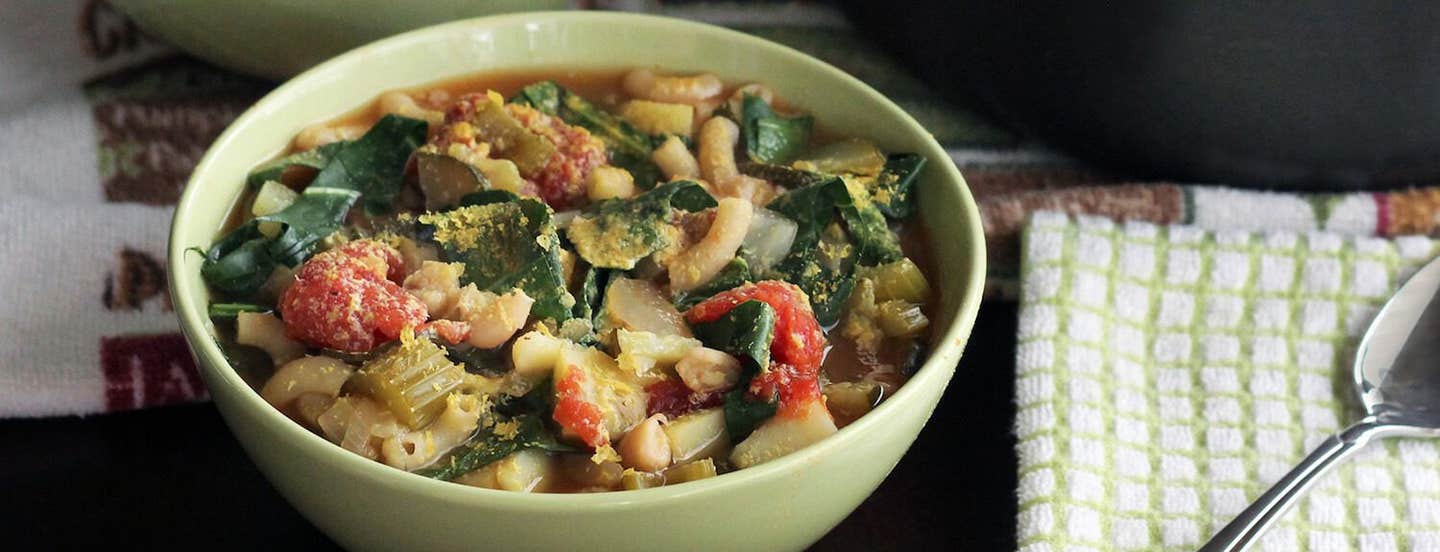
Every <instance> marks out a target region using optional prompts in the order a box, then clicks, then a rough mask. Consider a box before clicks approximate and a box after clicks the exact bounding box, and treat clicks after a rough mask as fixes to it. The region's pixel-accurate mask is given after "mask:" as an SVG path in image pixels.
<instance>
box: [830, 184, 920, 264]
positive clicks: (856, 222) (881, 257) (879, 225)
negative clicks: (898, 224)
mask: <svg viewBox="0 0 1440 552" xmlns="http://www.w3.org/2000/svg"><path fill="white" fill-rule="evenodd" d="M842 182H843V187H844V188H845V190H846V193H845V194H843V195H839V196H836V198H835V199H836V200H835V207H836V208H838V209H839V210H840V218H841V219H843V220H844V221H845V228H846V230H848V231H849V233H850V237H851V238H853V239H854V241H855V249H856V252H855V257H856V260H857V261H858V262H859V263H860V264H861V265H862V266H875V265H879V264H885V263H888V262H891V261H895V260H898V259H899V258H900V257H903V256H905V254H904V253H903V252H901V251H900V239H899V237H897V236H896V235H895V233H894V232H891V231H890V226H889V224H888V223H886V221H885V215H883V214H881V213H880V210H879V209H877V208H876V207H875V203H874V201H872V200H871V199H870V192H869V191H868V190H866V189H865V185H864V184H863V183H861V182H860V181H858V180H855V179H851V178H848V177H847V178H844V179H842Z"/></svg>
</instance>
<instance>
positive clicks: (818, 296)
mask: <svg viewBox="0 0 1440 552" xmlns="http://www.w3.org/2000/svg"><path fill="white" fill-rule="evenodd" d="M811 174H818V173H811ZM767 208H768V209H770V210H772V211H775V212H778V213H780V214H782V215H785V216H786V217H789V218H790V219H791V220H794V221H795V223H796V232H795V241H794V244H793V245H791V247H790V253H789V254H788V255H786V256H785V258H784V259H781V261H780V262H779V263H776V265H775V266H774V267H772V268H771V270H770V271H769V273H768V274H767V277H771V278H779V279H782V280H785V281H787V282H790V283H793V284H795V285H797V286H800V288H801V289H803V290H805V293H806V294H807V295H809V296H810V303H811V307H812V308H814V310H815V318H816V320H819V321H820V323H821V324H822V325H830V324H833V323H835V322H836V321H838V320H839V318H840V314H841V311H842V310H843V309H844V305H845V300H846V299H847V298H849V296H850V291H851V290H853V289H854V287H855V279H854V270H855V267H856V266H874V265H877V264H883V263H887V262H891V261H894V260H896V259H899V258H900V257H902V256H903V253H902V252H901V249H900V242H899V238H898V237H897V236H896V235H895V233H894V232H891V231H890V228H889V226H888V224H887V223H886V221H885V216H884V215H883V214H881V212H880V210H879V209H878V208H877V205H876V204H875V202H874V201H873V200H872V198H871V194H870V192H869V191H868V190H867V189H866V188H865V186H864V185H863V184H862V183H861V181H860V180H859V179H854V178H851V177H844V178H842V177H837V176H826V178H825V180H823V181H821V182H819V183H816V184H810V185H808V186H805V187H803V188H798V189H795V190H792V191H790V193H787V194H784V195H782V196H780V197H778V198H776V199H775V200H774V201H772V202H771V203H770V205H768V206H767ZM842 222H843V223H844V224H843V226H842V225H841V224H839V223H842Z"/></svg>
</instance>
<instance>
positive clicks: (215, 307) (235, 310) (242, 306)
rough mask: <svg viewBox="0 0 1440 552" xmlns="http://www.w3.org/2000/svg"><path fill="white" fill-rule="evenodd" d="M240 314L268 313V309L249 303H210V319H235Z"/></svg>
mask: <svg viewBox="0 0 1440 552" xmlns="http://www.w3.org/2000/svg"><path fill="white" fill-rule="evenodd" d="M242 312H270V308H269V307H262V306H260V305H251V304H249V303H212V304H211V305H210V318H235V317H236V316H239V315H240V313H242Z"/></svg>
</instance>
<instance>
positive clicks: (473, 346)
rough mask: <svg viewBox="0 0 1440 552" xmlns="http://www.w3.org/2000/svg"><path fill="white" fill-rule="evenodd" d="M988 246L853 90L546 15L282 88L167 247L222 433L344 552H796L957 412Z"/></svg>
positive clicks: (909, 145)
mask: <svg viewBox="0 0 1440 552" xmlns="http://www.w3.org/2000/svg"><path fill="white" fill-rule="evenodd" d="M622 28H623V29H625V37H626V38H619V39H617V38H616V36H615V31H617V30H619V29H622ZM601 44H603V45H604V47H601V46H600V45H601ZM659 44H665V45H667V46H666V47H663V48H659V47H656V45H659ZM934 236H943V237H944V239H932V237H934ZM979 239H980V234H979V230H978V218H977V216H976V214H975V209H974V204H973V201H972V200H971V199H970V197H969V195H968V192H967V191H966V190H965V188H964V185H963V181H961V180H960V178H959V175H958V174H957V173H956V172H955V170H954V168H953V166H952V165H951V164H950V163H949V162H948V159H946V158H945V154H944V152H943V150H941V149H940V148H939V147H938V145H936V144H935V142H934V141H933V139H931V138H930V137H929V136H928V135H926V134H925V133H924V131H923V130H922V129H920V127H919V126H918V125H916V124H915V123H914V121H913V120H911V119H910V118H909V117H908V116H905V115H904V114H903V112H901V111H900V110H899V109H898V108H896V107H894V106H893V104H890V103H889V102H887V101H885V100H884V99H883V98H882V97H880V96H879V95H878V94H876V93H875V92H874V91H873V90H870V89H869V88H868V87H865V86H864V85H863V84H861V83H858V82H857V81H854V80H853V79H851V78H850V77H848V76H846V75H844V74H843V73H841V72H839V71H837V70H835V69H833V68H831V67H828V66H826V65H824V64H822V63H820V62H818V61H815V60H812V59H809V58H806V57H804V56H803V55H801V54H798V53H796V52H793V51H791V50H788V49H785V48H783V47H779V46H776V45H773V44H770V43H766V42H764V41H760V40H758V39H754V38H750V37H746V36H745V35H741V34H738V33H733V32H730V31H724V30H721V29H716V28H713V27H708V26H704V25H697V24H691V23H682V22H677V21H673V20H667V19H661V18H651V17H640V16H629V15H614V14H541V15H526V16H514V17H503V18H492V19H479V20H473V21H467V22H461V23H455V24H449V25H443V26H440V27H434V28H430V29H424V30H421V31H416V32H414V33H409V34H406V35H401V36H399V37H395V38H392V39H387V40H385V41H381V42H379V43H376V44H374V45H371V46H366V47H363V48H360V49H358V50H356V51H354V52H351V53H349V54H346V55H344V56H341V57H340V58H337V59H336V60H333V61H331V62H328V63H326V64H324V65H322V66H320V67H317V68H316V69H314V70H312V71H311V72H309V73H306V74H304V75H301V76H300V77H297V78H296V79H295V80H294V81H292V82H290V83H288V84H286V85H285V86H283V87H281V88H280V89H278V90H276V91H275V92H274V93H272V94H271V95H270V96H268V97H267V98H265V99H264V100H262V101H261V102H260V103H258V104H257V105H256V106H255V107H254V108H253V109H252V110H251V111H250V112H247V114H245V115H243V116H242V117H241V118H240V119H239V120H237V121H236V123H235V125H234V126H233V127H232V128H231V129H230V130H228V131H227V132H226V133H225V135H223V136H222V137H221V138H220V139H219V140H217V142H216V144H215V146H213V147H212V150H211V151H210V152H209V153H208V154H207V156H206V158H205V159H204V160H203V161H202V162H201V165H200V166H199V167H198V168H197V170H196V172H195V175H194V177H193V179H192V183H191V185H190V188H189V189H188V190H187V192H186V195H185V197H184V198H182V201H181V205H180V207H179V208H178V210H177V215H176V223H175V230H174V234H173V236H172V244H171V245H172V269H173V270H174V273H175V274H176V277H175V278H174V279H173V282H174V290H173V292H174V294H175V296H176V298H177V300H176V304H177V311H179V312H180V315H181V317H182V320H183V321H184V325H185V330H186V334H187V336H188V337H189V339H190V340H191V344H192V347H193V348H194V349H195V351H196V356H197V358H198V359H199V360H200V365H201V367H202V374H203V375H204V377H205V378H206V381H207V384H208V385H209V386H210V388H211V391H212V394H213V395H214V397H215V399H216V402H217V404H218V405H219V407H220V409H221V412H222V414H224V415H225V417H226V420H227V423H229V424H230V426H231V427H232V429H233V430H234V431H235V432H236V434H237V436H238V437H239V438H240V440H241V442H242V443H243V444H244V445H245V447H246V450H247V452H249V453H250V455H251V456H252V458H254V459H255V461H256V462H257V464H258V465H259V466H260V467H261V468H262V470H263V471H264V472H265V473H266V474H267V476H268V477H270V478H271V480H272V481H273V482H275V484H276V486H277V488H279V489H280V490H281V492H282V493H283V494H285V495H286V497H287V498H288V499H289V500H290V501H291V502H292V503H294V504H295V505H296V506H297V508H298V509H299V510H300V511H301V512H302V513H304V514H305V515H307V516H308V517H309V518H310V519H311V520H312V521H314V522H315V523H316V524H317V525H318V526H320V527H321V528H322V529H323V530H325V531H326V532H327V533H329V534H330V535H331V536H332V537H334V538H336V540H338V541H340V542H341V543H342V544H345V545H347V546H352V547H360V548H395V547H423V548H463V547H469V546H473V545H475V544H476V543H479V542H483V543H486V544H488V545H492V546H494V545H500V546H501V547H502V548H515V547H520V548H528V547H538V548H545V547H575V546H579V545H581V544H582V543H590V542H596V541H597V539H601V540H600V542H604V540H603V539H616V538H624V539H626V540H623V541H614V542H612V544H614V545H617V546H625V547H627V548H630V547H640V548H655V549H673V548H677V547H686V548H696V547H707V546H724V547H735V546H741V545H746V546H759V547H762V548H780V549H784V548H794V547H799V546H803V545H804V544H806V543H809V542H812V541H813V540H814V539H816V538H818V537H819V536H820V535H821V534H823V532H824V531H825V530H827V529H828V528H829V527H831V526H833V525H834V524H835V523H837V522H838V521H839V520H840V519H842V518H843V516H844V515H845V514H846V513H848V512H849V511H850V510H851V509H853V508H854V507H855V506H856V505H857V504H858V503H859V501H860V500H863V498H864V496H865V495H867V494H868V493H869V492H870V491H872V490H873V489H874V487H875V486H876V485H877V484H878V483H879V481H880V480H881V479H882V478H883V476H884V474H885V473H886V472H888V470H889V469H890V468H891V467H892V466H893V465H894V463H895V462H896V461H897V460H898V458H899V456H900V455H901V454H903V452H904V449H905V448H906V447H907V446H908V445H909V443H910V442H911V441H912V440H913V439H914V437H915V435H916V434H917V433H918V431H919V429H920V427H921V426H922V425H923V423H924V421H925V419H926V418H927V417H928V415H929V412H930V410H931V409H933V407H934V404H935V402H936V401H938V400H939V397H940V395H941V393H942V392H943V389H944V386H945V384H946V382H947V381H948V379H949V376H950V375H951V373H952V372H953V370H954V365H955V362H956V361H957V360H958V356H959V351H960V348H961V346H962V345H963V340H964V336H965V335H966V334H968V331H969V326H970V324H971V323H972V322H973V317H974V311H975V303H976V301H977V300H978V288H979V285H980V278H979V276H978V274H979V271H980V270H981V269H982V267H983V258H982V253H981V251H982V250H981V248H980V246H979ZM917 388H918V389H917ZM407 472H408V473H407ZM597 491H613V492H604V493H597ZM540 493H568V494H563V495H560V494H555V495H550V496H544V495H542V494H540ZM577 493H585V494H577ZM656 520H661V523H659V525H662V526H664V527H665V530H663V531H657V530H655V529H654V527H655V526H656V524H657V523H656ZM722 520H723V523H720V522H721V521H722ZM722 525H733V527H732V528H731V529H725V528H724V527H722ZM412 527H413V528H416V529H414V530H411V529H409V528H412ZM419 527H426V529H424V530H420V529H419ZM467 539H471V540H467ZM473 539H484V540H473Z"/></svg>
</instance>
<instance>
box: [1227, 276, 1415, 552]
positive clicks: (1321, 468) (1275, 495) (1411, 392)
mask: <svg viewBox="0 0 1440 552" xmlns="http://www.w3.org/2000/svg"><path fill="white" fill-rule="evenodd" d="M1355 387H1356V390H1357V391H1359V392H1360V402H1361V403H1362V404H1364V405H1365V412H1366V415H1365V417H1364V418H1361V419H1360V421H1358V422H1355V424H1354V425H1351V426H1350V427H1347V428H1345V429H1344V430H1342V431H1340V432H1339V433H1336V434H1335V435H1332V436H1330V438H1329V439H1326V440H1325V442H1324V443H1322V444H1321V445H1320V447H1319V448H1316V449H1315V451H1314V452H1312V453H1310V456H1307V457H1305V460H1304V461H1302V462H1300V465H1298V466H1296V467H1295V469H1293V470H1291V471H1290V473H1288V474H1286V475H1285V477H1283V478H1281V479H1280V481H1278V482H1276V483H1275V485H1274V486H1273V487H1270V490H1268V491H1265V494H1263V495H1260V498H1258V499H1256V500H1255V503H1254V504H1251V505H1250V507H1248V508H1246V509H1245V511H1244V512H1241V513H1240V515H1239V517H1236V518H1235V520H1234V521H1231V522H1230V524H1229V525H1226V526H1225V528H1224V529H1221V530H1220V532H1218V533H1216V534H1215V536H1214V537H1212V538H1211V539H1210V542H1208V543H1206V544H1205V546H1204V547H1203V548H1201V549H1200V550H1201V551H1202V552H1219V551H1222V550H1224V551H1236V550H1244V549H1245V548H1247V547H1249V546H1250V544H1251V543H1253V542H1254V541H1255V540H1256V539H1257V538H1259V536H1260V534H1261V533H1263V532H1265V530H1266V529H1267V528H1269V527H1270V525H1271V524H1273V523H1274V522H1275V521H1276V520H1278V519H1280V516H1281V515H1282V514H1284V513H1285V511H1286V510H1287V509H1288V508H1289V507H1290V506H1291V505H1292V504H1293V503H1294V502H1295V500H1296V499H1297V498H1299V497H1300V495H1301V494H1304V492H1305V491H1306V490H1307V489H1309V488H1310V485H1311V484H1313V483H1315V481H1316V480H1318V479H1319V478H1320V476H1321V475H1324V474H1325V473H1326V472H1328V471H1330V468H1333V467H1335V466H1336V465H1338V464H1339V463H1340V461H1341V460H1345V459H1347V458H1349V457H1350V456H1351V455H1353V454H1354V453H1355V452H1356V451H1358V450H1360V447H1363V446H1365V444H1366V443H1369V442H1370V441H1371V440H1372V439H1380V438H1386V437H1436V436H1440V259H1436V260H1434V261H1431V262H1430V263H1429V264H1426V265H1425V267H1424V268H1421V269H1420V271H1419V272H1416V273H1415V275H1414V276H1412V277H1410V280H1409V281H1407V282H1405V285H1403V286H1401V287H1400V291H1398V292H1396V293H1395V296H1394V297H1391V298H1390V301H1389V302H1387V303H1385V308H1383V309H1380V313H1379V314H1378V315H1376V316H1375V321H1374V322H1371V323H1370V329H1368V330H1366V332H1365V338H1364V339H1362V340H1361V341H1360V349H1359V351H1357V352H1356V355H1355Z"/></svg>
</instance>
